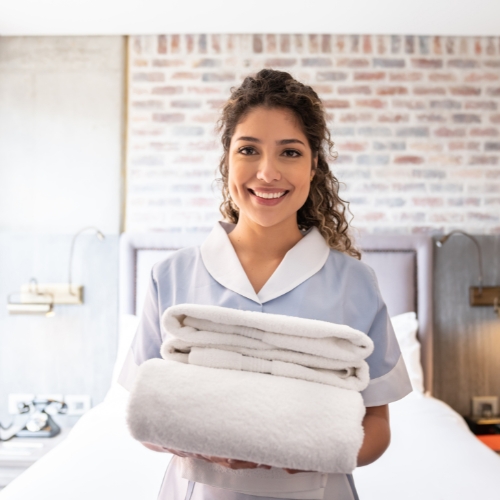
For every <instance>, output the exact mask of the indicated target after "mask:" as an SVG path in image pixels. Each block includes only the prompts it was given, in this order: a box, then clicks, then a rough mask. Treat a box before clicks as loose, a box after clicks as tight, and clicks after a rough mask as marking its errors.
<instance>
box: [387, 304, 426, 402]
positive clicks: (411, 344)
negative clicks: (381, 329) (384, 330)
mask: <svg viewBox="0 0 500 500" xmlns="http://www.w3.org/2000/svg"><path fill="white" fill-rule="evenodd" d="M391 322H392V326H393V327H394V332H395V333H396V338H397V339H398V343H399V347H400V349H401V354H402V355H403V360H404V362H405V365H406V368H407V370H408V375H409V376H410V380H411V385H412V387H413V390H414V391H416V392H419V393H421V394H423V393H424V371H423V369H422V365H421V363H420V342H419V341H418V339H417V331H418V321H417V315H416V314H415V313H414V312H407V313H404V314H399V315H398V316H394V317H392V318H391Z"/></svg>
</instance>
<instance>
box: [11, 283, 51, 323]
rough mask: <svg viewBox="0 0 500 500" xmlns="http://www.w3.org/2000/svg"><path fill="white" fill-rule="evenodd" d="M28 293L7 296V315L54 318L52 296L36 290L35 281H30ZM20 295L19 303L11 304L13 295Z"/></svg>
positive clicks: (15, 293) (14, 293) (36, 284)
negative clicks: (39, 315)
mask: <svg viewBox="0 0 500 500" xmlns="http://www.w3.org/2000/svg"><path fill="white" fill-rule="evenodd" d="M28 286H29V290H28V293H23V292H13V293H11V294H9V295H8V296H7V310H8V311H9V314H45V316H47V317H51V316H54V310H53V309H54V296H53V295H52V294H51V293H43V292H40V291H39V290H38V283H37V281H36V279H34V278H33V279H32V280H31V281H30V284H29V285H28ZM17 294H19V295H21V302H13V301H12V300H11V297H12V296H13V295H17Z"/></svg>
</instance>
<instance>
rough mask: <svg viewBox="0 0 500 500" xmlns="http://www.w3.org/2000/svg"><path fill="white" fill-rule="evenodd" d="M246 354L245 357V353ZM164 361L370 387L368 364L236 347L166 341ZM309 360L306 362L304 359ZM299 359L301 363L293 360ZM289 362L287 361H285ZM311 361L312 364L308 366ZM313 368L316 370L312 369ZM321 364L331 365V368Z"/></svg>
mask: <svg viewBox="0 0 500 500" xmlns="http://www.w3.org/2000/svg"><path fill="white" fill-rule="evenodd" d="M242 350H243V351H244V352H243V353H242V352H241V351H242ZM161 353H162V357H163V358H164V359H170V360H173V361H178V362H181V363H189V364H193V365H198V366H206V367H211V368H226V369H229V370H244V371H252V372H259V373H269V374H272V375H278V376H282V377H291V378H298V379H303V380H308V381H310V382H318V383H321V384H328V385H334V386H336V387H341V388H342V389H351V390H355V391H362V390H363V389H365V388H366V387H367V385H368V383H369V375H368V364H367V363H366V361H363V360H360V361H359V362H358V363H354V362H348V361H338V360H333V359H327V358H322V361H321V362H320V363H318V362H317V358H318V356H312V355H310V354H305V355H304V354H301V353H297V352H293V351H285V350H277V349H273V350H263V351H262V350H258V349H240V350H238V348H234V347H232V346H218V348H205V347H203V346H192V345H189V344H186V343H185V342H182V341H179V340H177V339H173V340H169V341H166V342H165V343H164V344H163V346H162V351H161ZM304 357H305V358H307V359H306V360H305V361H304V360H303V359H301V358H304ZM294 358H298V360H297V362H292V359H294ZM282 359H285V360H286V361H282ZM309 359H310V363H308V361H309ZM308 364H309V365H312V366H308ZM317 364H321V365H327V368H324V367H318V366H316V365H317Z"/></svg>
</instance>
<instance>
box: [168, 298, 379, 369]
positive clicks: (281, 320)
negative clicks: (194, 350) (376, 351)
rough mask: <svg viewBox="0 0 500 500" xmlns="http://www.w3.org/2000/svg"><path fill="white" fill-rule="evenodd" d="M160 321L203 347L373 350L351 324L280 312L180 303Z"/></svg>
mask: <svg viewBox="0 0 500 500" xmlns="http://www.w3.org/2000/svg"><path fill="white" fill-rule="evenodd" d="M162 324H163V327H164V328H165V330H166V331H167V332H169V333H170V334H171V335H172V336H173V337H175V338H179V339H181V340H184V341H185V342H196V343H202V344H204V345H205V346H208V345H232V346H238V347H245V348H249V349H287V350H290V351H295V352H300V353H305V354H313V355H315V356H321V357H326V358H331V359H337V360H341V361H355V362H358V361H359V360H361V359H365V358H367V357H368V356H369V355H370V354H371V353H372V352H373V342H372V340H371V339H370V338H369V337H368V336H367V335H366V334H364V333H363V332H360V331H359V330H355V329H354V328H351V327H350V326H347V325H339V324H336V323H329V322H327V321H319V320H314V319H305V318H297V317H292V316H284V315H281V314H269V313H261V312H253V311H240V310H238V309H230V308H227V307H218V306H204V305H198V304H178V305H176V306H173V307H169V308H168V309H167V310H166V311H165V312H164V313H163V316H162Z"/></svg>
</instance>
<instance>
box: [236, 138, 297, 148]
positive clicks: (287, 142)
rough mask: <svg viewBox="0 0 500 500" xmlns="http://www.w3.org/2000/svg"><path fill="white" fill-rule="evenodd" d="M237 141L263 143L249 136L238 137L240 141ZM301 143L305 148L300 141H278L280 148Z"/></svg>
mask: <svg viewBox="0 0 500 500" xmlns="http://www.w3.org/2000/svg"><path fill="white" fill-rule="evenodd" d="M236 140H237V141H248V142H259V143H260V142H262V141H261V140H260V139H257V138H256V137H249V136H241V137H238V139H236ZM297 142H298V143H300V144H302V145H303V146H305V144H304V143H303V142H302V141H301V140H299V139H281V140H280V141H276V144H277V145H278V146H284V145H286V144H293V143H297Z"/></svg>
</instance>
